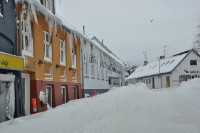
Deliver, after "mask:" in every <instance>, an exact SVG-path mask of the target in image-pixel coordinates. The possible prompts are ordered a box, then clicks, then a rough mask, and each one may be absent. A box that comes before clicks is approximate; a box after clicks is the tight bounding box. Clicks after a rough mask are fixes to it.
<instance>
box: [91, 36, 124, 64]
mask: <svg viewBox="0 0 200 133" xmlns="http://www.w3.org/2000/svg"><path fill="white" fill-rule="evenodd" d="M91 41H92V42H93V43H94V44H95V45H96V46H97V47H98V48H100V49H101V50H102V51H103V52H105V53H106V54H107V55H108V56H110V57H111V58H113V59H114V60H116V61H117V62H118V63H120V64H121V65H122V66H125V65H124V63H123V62H122V61H121V60H120V59H119V58H117V57H116V56H115V55H113V54H112V53H110V52H108V51H107V50H106V49H105V48H103V47H102V46H101V45H100V44H99V43H98V42H97V41H96V40H91Z"/></svg>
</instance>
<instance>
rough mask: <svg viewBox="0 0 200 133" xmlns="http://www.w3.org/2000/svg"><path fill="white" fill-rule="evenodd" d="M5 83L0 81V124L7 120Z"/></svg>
mask: <svg viewBox="0 0 200 133" xmlns="http://www.w3.org/2000/svg"><path fill="white" fill-rule="evenodd" d="M7 89H8V88H7V82H1V81H0V123H1V122H4V121H6V120H7V114H6V106H7V103H6V97H7Z"/></svg>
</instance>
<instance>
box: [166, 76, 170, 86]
mask: <svg viewBox="0 0 200 133" xmlns="http://www.w3.org/2000/svg"><path fill="white" fill-rule="evenodd" d="M166 84H167V87H170V77H169V76H167V77H166Z"/></svg>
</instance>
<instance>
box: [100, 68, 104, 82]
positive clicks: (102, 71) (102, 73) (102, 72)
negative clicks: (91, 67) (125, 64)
mask: <svg viewBox="0 0 200 133" xmlns="http://www.w3.org/2000/svg"><path fill="white" fill-rule="evenodd" d="M101 76H102V80H104V69H103V68H102V69H101Z"/></svg>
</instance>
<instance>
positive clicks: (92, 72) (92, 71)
mask: <svg viewBox="0 0 200 133" xmlns="http://www.w3.org/2000/svg"><path fill="white" fill-rule="evenodd" d="M91 77H93V78H94V77H95V74H94V64H93V63H91Z"/></svg>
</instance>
